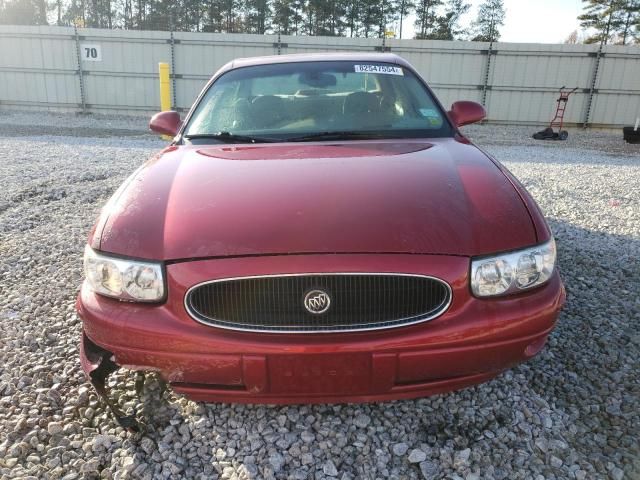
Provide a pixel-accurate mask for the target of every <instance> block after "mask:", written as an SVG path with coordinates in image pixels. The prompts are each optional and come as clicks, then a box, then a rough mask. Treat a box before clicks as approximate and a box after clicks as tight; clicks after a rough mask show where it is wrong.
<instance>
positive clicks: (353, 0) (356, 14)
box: [345, 0, 362, 37]
mask: <svg viewBox="0 0 640 480" xmlns="http://www.w3.org/2000/svg"><path fill="white" fill-rule="evenodd" d="M361 12H362V0H348V2H347V4H346V8H345V23H346V27H347V28H348V30H349V36H350V37H354V36H355V37H357V36H358V29H359V26H360V22H359V20H360V14H361Z"/></svg>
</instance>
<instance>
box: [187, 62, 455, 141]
mask: <svg viewBox="0 0 640 480" xmlns="http://www.w3.org/2000/svg"><path fill="white" fill-rule="evenodd" d="M221 133H222V134H223V135H222V136H221V135H220V134H221ZM328 134H331V135H332V136H334V137H335V136H336V135H337V134H343V135H345V136H347V135H348V134H351V135H354V138H366V137H372V138H415V137H442V136H451V135H452V131H451V127H450V125H449V123H448V122H447V121H446V120H445V119H444V115H443V112H442V111H441V109H440V107H438V106H437V105H436V103H435V101H434V99H433V97H432V95H431V94H430V93H429V91H428V90H427V89H426V88H425V86H424V85H423V83H422V82H421V81H420V80H419V79H418V78H417V77H416V76H415V75H414V74H413V73H412V72H411V71H409V70H408V69H405V68H403V67H402V66H399V65H395V64H390V63H382V62H373V63H372V62H353V61H338V62H299V63H286V64H272V65H258V66H252V67H244V68H239V69H236V70H231V71H229V72H227V73H225V74H223V75H222V76H221V77H220V78H219V79H217V80H216V81H215V82H214V83H213V84H212V85H211V87H210V88H209V89H208V91H207V92H206V94H205V95H204V97H203V98H202V100H201V101H200V103H199V104H198V106H197V108H196V110H195V112H194V114H193V115H192V117H191V119H190V121H189V124H188V125H187V127H186V129H185V137H186V138H189V137H192V138H193V139H196V138H199V139H200V140H202V139H203V138H205V139H206V137H207V136H210V139H212V137H213V138H214V139H216V140H221V139H224V140H225V141H230V140H231V141H232V142H233V141H237V142H243V141H246V140H247V138H250V137H259V139H260V140H261V141H268V140H269V139H270V140H271V141H274V140H275V141H278V140H295V139H297V140H303V141H304V140H307V139H309V140H313V139H314V137H321V136H322V135H325V136H327V138H329V136H330V135H328ZM355 135H357V137H356V136H355ZM296 137H297V138H296Z"/></svg>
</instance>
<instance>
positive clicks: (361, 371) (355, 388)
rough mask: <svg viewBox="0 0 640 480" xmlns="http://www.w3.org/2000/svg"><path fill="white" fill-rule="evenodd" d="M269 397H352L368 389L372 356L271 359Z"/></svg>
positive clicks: (286, 356)
mask: <svg viewBox="0 0 640 480" xmlns="http://www.w3.org/2000/svg"><path fill="white" fill-rule="evenodd" d="M268 363H269V383H270V390H271V393H279V394H282V393H298V394H329V395H330V394H355V393H365V392H367V391H368V390H369V389H370V387H371V355H370V354H368V353H332V354H310V355H304V354H299V355H271V356H270V357H269V359H268Z"/></svg>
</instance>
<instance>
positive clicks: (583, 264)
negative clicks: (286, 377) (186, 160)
mask: <svg viewBox="0 0 640 480" xmlns="http://www.w3.org/2000/svg"><path fill="white" fill-rule="evenodd" d="M5 113H6V112H5ZM1 117H2V120H0V150H1V151H3V152H5V154H4V155H3V159H2V161H1V162H0V173H1V178H2V187H3V188H2V194H1V196H0V292H1V293H2V295H0V319H1V325H2V328H1V330H0V359H1V361H2V367H1V368H0V478H29V477H31V478H65V479H74V478H106V479H108V478H238V479H247V478H255V479H262V478H265V479H268V478H293V479H320V478H339V479H374V478H375V479H377V478H396V479H414V478H450V479H465V480H471V479H480V478H483V479H536V480H539V479H560V478H562V479H564V478H576V479H598V478H611V479H614V480H622V479H638V478H640V447H639V439H640V434H639V433H638V432H640V409H639V408H638V404H639V403H640V381H639V379H638V372H639V371H640V361H639V358H640V333H639V329H638V326H639V325H640V300H639V294H640V268H639V267H638V257H639V256H640V146H635V147H628V146H624V145H619V144H620V143H621V142H622V141H621V140H620V139H619V138H618V137H617V136H615V135H609V134H604V133H602V134H600V133H599V134H598V138H600V140H598V141H596V140H594V138H595V137H593V136H591V135H589V134H588V133H587V134H585V133H580V134H577V135H575V138H573V140H571V141H570V142H567V143H560V142H558V143H554V144H546V143H534V142H532V141H531V142H530V141H528V140H527V141H524V145H521V144H520V142H521V139H522V138H524V137H525V136H527V135H528V134H530V132H529V131H528V130H530V129H520V130H518V129H513V128H511V129H504V128H494V127H486V126H484V127H483V126H480V127H474V128H470V129H469V132H470V135H471V136H473V137H474V138H476V139H478V141H479V143H481V144H482V145H483V146H485V147H486V148H487V149H488V150H489V151H490V152H491V153H493V154H494V155H495V156H496V157H497V158H499V159H501V160H502V161H503V162H504V163H505V164H506V165H507V166H508V167H509V168H510V169H511V170H512V171H513V173H514V174H515V175H516V176H517V177H519V178H520V179H521V180H522V181H523V183H524V184H525V185H526V186H527V187H528V188H529V190H530V191H531V193H532V194H533V195H534V196H535V198H536V199H537V200H538V202H539V203H540V205H541V206H542V208H543V210H544V211H545V212H546V214H547V216H548V218H549V220H550V223H551V225H552V228H553V230H554V232H555V235H556V238H557V241H558V248H559V258H560V268H561V271H562V276H563V278H564V281H565V284H566V287H567V291H568V302H567V305H566V307H565V309H564V311H563V313H562V315H561V318H560V321H559V324H558V327H557V328H556V330H555V331H554V333H553V334H552V336H551V338H550V341H549V344H548V346H547V348H546V349H545V350H544V351H543V352H542V353H541V354H540V355H539V356H538V357H537V358H536V359H534V360H532V361H530V362H529V363H527V364H524V365H521V366H519V367H517V368H514V369H512V370H510V371H508V372H505V373H504V374H502V375H500V376H499V377H498V378H496V379H495V380H493V381H491V382H489V383H486V384H484V385H480V386H478V387H474V388H470V389H467V390H464V391H461V392H457V393H453V394H448V395H439V396H434V397H430V398H426V399H421V400H416V401H398V402H390V403H382V404H372V405H338V406H327V405H317V406H301V407H298V406H295V407H269V406H240V405H232V406H229V405H218V404H199V403H194V402H190V401H187V400H185V399H183V398H181V397H179V396H177V395H175V394H170V395H167V396H166V398H165V399H164V400H159V399H158V398H157V396H156V395H155V393H156V392H157V389H158V383H157V381H156V379H154V378H148V380H147V383H146V393H145V395H144V396H143V398H142V399H141V401H139V400H137V399H136V398H135V396H134V394H133V381H134V376H133V375H131V374H127V373H121V374H119V375H118V377H117V379H118V381H120V382H121V383H124V384H125V385H124V386H121V387H118V388H117V391H118V392H119V393H120V395H121V401H122V402H125V403H126V405H127V406H128V407H134V406H137V408H138V410H139V411H142V412H144V414H145V415H146V417H147V418H148V419H149V425H148V430H147V432H146V433H145V434H143V435H139V436H132V435H129V434H127V433H125V432H124V431H123V430H122V429H121V428H116V427H115V426H114V422H113V421H112V420H111V419H110V418H109V417H108V415H107V413H106V412H105V409H104V408H103V405H102V404H100V403H99V402H98V401H97V398H96V396H95V395H94V393H93V391H92V390H91V388H90V385H89V384H88V383H87V382H86V381H85V378H84V375H83V373H82V371H81V369H80V365H79V361H78V340H79V336H80V322H79V320H78V318H77V316H76V314H75V312H74V299H75V295H76V292H77V288H78V286H79V284H80V282H81V263H82V261H81V256H82V250H83V245H84V242H85V239H86V235H87V232H88V230H89V228H90V225H91V223H92V222H93V220H94V219H95V217H96V215H97V214H98V210H99V208H100V206H101V205H102V204H103V203H104V202H105V201H106V200H107V198H108V197H109V195H110V194H111V192H113V190H114V189H115V188H116V187H117V186H118V185H119V184H120V183H121V181H122V180H123V179H124V178H125V176H126V175H127V174H128V173H129V172H131V171H132V170H133V169H134V168H135V167H136V166H137V165H139V164H140V162H142V160H143V159H145V158H146V157H147V156H148V155H150V154H151V153H152V152H153V151H155V150H157V149H158V148H159V147H160V146H161V145H162V142H160V141H159V140H156V139H155V138H153V137H150V136H144V135H142V133H143V130H144V123H145V122H142V121H141V120H140V119H118V118H116V117H114V118H107V117H104V118H98V117H96V116H91V117H78V116H73V115H66V116H65V115H52V114H46V115H35V114H33V113H20V114H19V113H15V112H14V113H11V112H9V113H7V114H5V115H2V116H1ZM12 117H13V118H12ZM103 124H108V125H107V126H106V128H105V127H104V125H103ZM36 125H37V127H36ZM61 125H64V127H61ZM109 131H110V132H111V133H110V135H113V134H117V135H120V134H121V133H122V132H123V131H126V132H129V136H128V137H127V138H126V139H124V140H122V139H121V138H116V137H113V136H104V137H102V138H98V137H99V136H102V135H106V134H107V133H108V132H109ZM20 132H21V134H18V133H20ZM37 132H45V133H46V134H47V135H37V134H36V133H37ZM105 132H107V133H105ZM510 132H511V133H510ZM611 152H617V153H615V154H611Z"/></svg>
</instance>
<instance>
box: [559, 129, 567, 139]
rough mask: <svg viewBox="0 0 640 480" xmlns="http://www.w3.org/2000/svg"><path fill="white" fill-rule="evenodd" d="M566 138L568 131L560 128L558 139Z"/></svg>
mask: <svg viewBox="0 0 640 480" xmlns="http://www.w3.org/2000/svg"><path fill="white" fill-rule="evenodd" d="M567 138H569V132H567V131H566V130H562V131H561V132H560V133H559V134H558V140H566V139H567Z"/></svg>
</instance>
